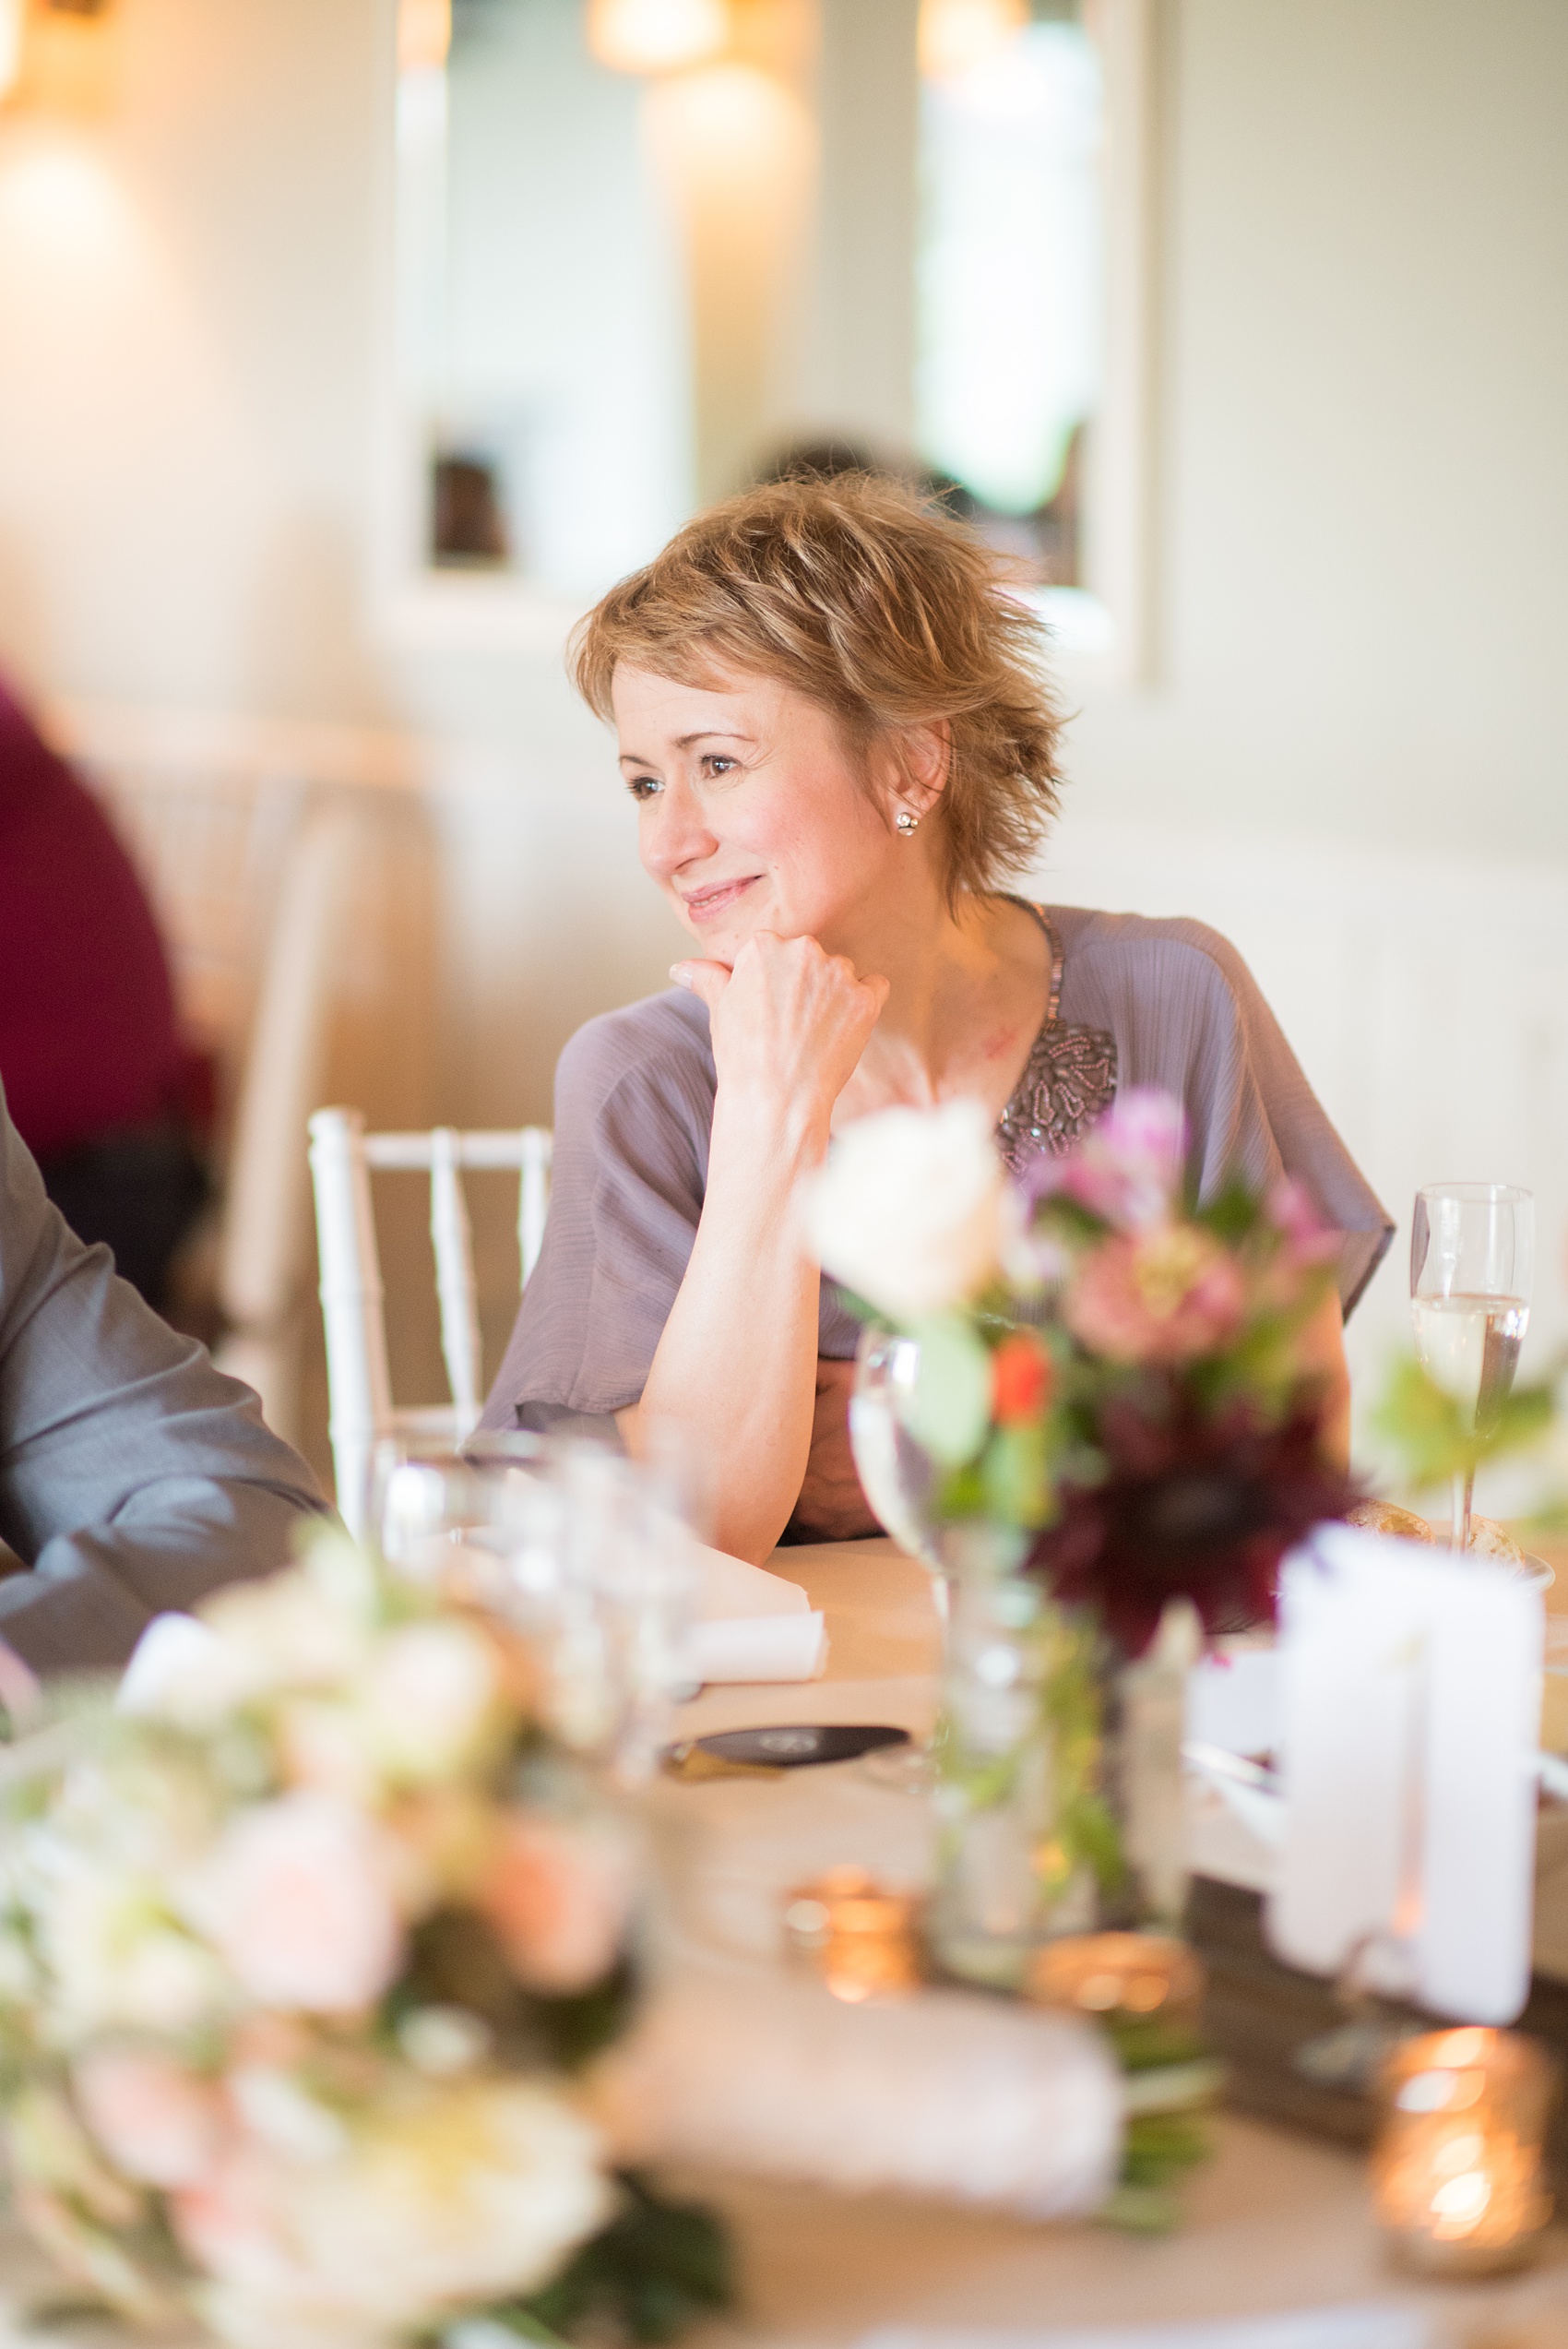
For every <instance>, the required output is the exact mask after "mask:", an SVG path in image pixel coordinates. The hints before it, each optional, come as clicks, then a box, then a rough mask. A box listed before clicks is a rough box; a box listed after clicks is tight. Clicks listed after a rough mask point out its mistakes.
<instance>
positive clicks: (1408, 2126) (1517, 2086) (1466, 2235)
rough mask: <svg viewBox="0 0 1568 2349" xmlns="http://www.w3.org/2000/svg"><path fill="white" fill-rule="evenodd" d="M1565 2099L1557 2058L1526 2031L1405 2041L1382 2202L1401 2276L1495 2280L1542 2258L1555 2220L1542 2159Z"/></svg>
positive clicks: (1380, 2167)
mask: <svg viewBox="0 0 1568 2349" xmlns="http://www.w3.org/2000/svg"><path fill="white" fill-rule="evenodd" d="M1555 2089H1556V2072H1555V2069H1554V2067H1553V2065H1552V2062H1551V2058H1550V2057H1549V2056H1548V2054H1547V2053H1546V2050H1545V2049H1544V2048H1543V2047H1541V2046H1540V2045H1538V2043H1537V2042H1536V2041H1535V2040H1533V2039H1526V2038H1524V2037H1522V2036H1521V2034H1520V2033H1517V2032H1514V2031H1494V2030H1491V2029H1489V2028H1484V2027H1481V2026H1479V2025H1477V2026H1467V2027H1466V2028H1464V2029H1462V2030H1458V2031H1432V2032H1427V2033H1423V2034H1422V2035H1421V2036H1420V2038H1416V2039H1403V2040H1401V2041H1400V2042H1399V2043H1398V2045H1396V2047H1395V2048H1394V2049H1393V2051H1392V2053H1391V2054H1390V2055H1389V2057H1387V2059H1386V2061H1385V2062H1384V2068H1383V2073H1382V2078H1381V2081H1380V2094H1381V2100H1382V2106H1383V2113H1382V2119H1381V2123H1380V2126H1379V2129H1378V2136H1377V2141H1376V2143H1375V2145H1374V2146H1373V2148H1372V2196H1373V2200H1374V2204H1375V2207H1376V2212H1377V2218H1378V2223H1379V2224H1380V2225H1381V2226H1382V2228H1383V2230H1384V2235H1385V2236H1386V2237H1387V2240H1388V2245H1389V2248H1390V2250H1391V2252H1392V2253H1393V2256H1394V2257H1395V2259H1396V2260H1398V2262H1399V2263H1400V2265H1401V2266H1403V2267H1407V2268H1410V2269H1412V2270H1414V2271H1417V2272H1418V2273H1420V2274H1423V2275H1458V2276H1466V2275H1495V2274H1499V2273H1501V2272H1502V2271H1504V2270H1505V2269H1508V2268H1516V2267H1523V2266H1524V2265H1525V2264H1526V2261H1527V2260H1529V2259H1530V2258H1531V2257H1532V2256H1533V2254H1534V2251H1535V2248H1536V2245H1537V2241H1538V2236H1539V2235H1540V2232H1541V2229H1542V2228H1543V2227H1544V2226H1545V2224H1546V2223H1547V2221H1548V2219H1549V2218H1550V2215H1551V2196H1550V2193H1549V2191H1548V2190H1547V2187H1546V2182H1545V2177H1544V2174H1543V2169H1542V2159H1541V2156H1542V2148H1543V2144H1544V2140H1545V2137H1546V2125H1547V2120H1548V2117H1549V2116H1550V2111H1551V2105H1552V2098H1553V2094H1554V2093H1555Z"/></svg>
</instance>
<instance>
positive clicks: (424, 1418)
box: [310, 1109, 551, 1534]
mask: <svg viewBox="0 0 1568 2349" xmlns="http://www.w3.org/2000/svg"><path fill="white" fill-rule="evenodd" d="M550 1160H551V1136H550V1134H549V1133H548V1132H547V1131H546V1130H545V1129H544V1128H543V1127H539V1126H529V1127H523V1128H522V1129H521V1131H519V1132H517V1133H501V1134H497V1133H490V1134H459V1133H457V1132H456V1131H454V1129H453V1128H452V1127H450V1126H440V1127H436V1128H435V1129H434V1132H432V1133H428V1134H367V1133H366V1132H365V1130H364V1119H363V1117H362V1115H361V1114H360V1112H359V1111H358V1110H357V1109H322V1110H318V1111H317V1112H316V1114H315V1116H314V1117H313V1118H312V1119H311V1121H310V1166H311V1174H312V1177H313V1179H314V1182H315V1220H316V1246H317V1252H318V1255H319V1258H320V1262H321V1311H322V1320H323V1324H324V1326H325V1329H326V1333H327V1392H328V1396H329V1399H330V1406H331V1419H330V1428H331V1437H332V1460H333V1467H334V1471H335V1473H336V1479H337V1499H338V1508H339V1513H340V1514H341V1516H342V1518H343V1520H344V1522H345V1523H346V1524H347V1525H348V1527H349V1530H350V1532H352V1533H356V1534H358V1533H362V1532H363V1531H364V1527H365V1512H366V1505H367V1500H368V1495H369V1477H370V1470H371V1461H372V1458H373V1456H374V1450H375V1447H376V1445H377V1443H378V1442H380V1440H381V1439H382V1438H383V1437H387V1436H408V1437H415V1438H419V1439H423V1440H426V1441H430V1442H433V1443H449V1444H456V1443H460V1442H461V1441H462V1439H463V1437H465V1436H468V1435H469V1434H470V1433H471V1431H472V1429H473V1428H474V1426H475V1425H477V1423H478V1420H479V1415H480V1412H481V1408H482V1406H483V1402H484V1374H483V1360H482V1348H481V1336H480V1317H479V1295H478V1288H477V1284H476V1282H475V1279H474V1256H473V1232H472V1226H471V1224H470V1222H469V1210H468V1205H467V1202H466V1200H465V1198H464V1195H463V1181H462V1169H463V1168H465V1167H469V1168H474V1169H479V1168H498V1167H501V1168H508V1167H517V1169H518V1170H519V1173H520V1175H521V1180H520V1182H519V1184H518V1188H517V1256H518V1264H519V1271H520V1279H519V1282H518V1286H519V1290H520V1289H521V1288H522V1287H523V1286H524V1285H526V1283H527V1282H528V1278H529V1273H530V1272H531V1271H532V1270H533V1268H534V1265H535V1264H536V1263H537V1261H538V1258H539V1251H540V1244H541V1243H542V1241H543V1238H544V1222H545V1217H546V1215H547V1214H548V1213H549V1210H550ZM392 1169H400V1170H405V1171H413V1172H416V1173H427V1174H429V1176H430V1239H431V1247H432V1250H433V1252H434V1259H435V1289H436V1298H437V1303H438V1306H439V1308H440V1316H441V1352H442V1356H443V1359H444V1361H445V1367H446V1380H447V1385H448V1387H449V1388H450V1390H451V1396H452V1401H451V1403H450V1405H449V1406H443V1405H436V1406H434V1407H431V1408H424V1407H419V1406H416V1407H414V1408H411V1409H404V1410H398V1409H396V1408H394V1405H393V1401H392V1381H391V1374H390V1371H389V1368H388V1361H387V1347H386V1291H385V1288H384V1285H383V1282H382V1277H381V1256H380V1250H379V1248H378V1246H377V1245H376V1235H375V1210H374V1202H373V1200H372V1198H371V1187H370V1177H371V1174H372V1171H373V1170H392Z"/></svg>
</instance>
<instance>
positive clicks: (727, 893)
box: [612, 665, 911, 962]
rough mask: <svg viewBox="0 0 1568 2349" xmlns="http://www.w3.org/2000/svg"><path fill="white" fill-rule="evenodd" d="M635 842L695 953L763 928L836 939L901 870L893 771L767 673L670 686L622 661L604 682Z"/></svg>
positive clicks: (886, 760)
mask: <svg viewBox="0 0 1568 2349" xmlns="http://www.w3.org/2000/svg"><path fill="white" fill-rule="evenodd" d="M612 701H613V704H614V709H615V729H616V733H617V735H618V736H619V739H620V745H621V772H622V774H623V776H624V779H625V782H626V786H627V789H628V790H629V791H630V792H631V794H632V796H633V798H634V799H635V800H636V803H637V844H638V849H639V853H640V854H641V856H642V861H643V865H644V868H645V870H646V871H647V873H649V874H650V875H651V876H652V877H653V879H654V880H655V881H657V882H658V884H659V888H661V889H662V890H663V892H664V894H665V896H666V897H667V898H668V899H669V900H670V902H671V905H672V906H673V908H674V910H675V912H676V914H677V916H678V917H679V919H680V921H681V922H682V923H683V925H684V927H685V928H686V929H688V930H689V931H690V932H691V934H692V936H694V937H695V939H697V941H698V942H699V948H700V951H701V952H702V953H703V954H704V955H707V956H710V957H712V958H713V959H714V960H717V961H720V962H729V961H731V960H733V958H734V955H735V952H736V949H737V948H739V947H740V945H741V944H742V940H743V939H745V938H747V937H749V936H751V935H752V934H753V933H754V931H757V930H771V931H773V932H775V933H776V934H777V935H778V936H780V937H786V938H790V937H802V936H811V937H815V938H820V939H821V940H822V942H823V944H824V945H825V946H826V947H828V948H829V949H830V950H833V949H834V948H835V947H836V946H837V941H838V940H839V939H840V937H842V936H844V935H845V933H846V931H847V930H849V929H850V928H852V927H853V925H854V922H855V916H856V913H857V911H858V910H859V909H860V908H861V906H863V905H865V904H866V903H868V902H869V901H870V900H873V899H874V898H875V897H877V896H879V895H880V894H881V893H882V892H883V891H884V890H885V888H887V887H888V885H889V883H890V882H891V881H893V880H894V876H896V875H897V874H898V872H899V866H900V860H903V863H904V870H905V871H906V872H907V871H908V865H909V860H910V857H911V844H910V843H909V842H907V841H903V840H901V839H900V838H899V836H898V835H897V832H895V830H894V829H893V823H892V817H893V812H894V807H893V793H894V790H895V788H896V784H897V769H896V766H895V765H894V763H893V761H892V759H891V757H889V755H888V753H887V752H886V750H885V749H884V750H882V751H881V752H880V753H878V752H877V751H876V750H874V749H873V753H872V755H871V757H870V758H869V760H857V759H856V758H855V757H853V756H852V754H851V752H850V751H849V748H848V747H847V745H845V743H844V741H843V738H842V736H841V734H840V732H839V729H838V726H837V722H836V721H835V720H834V719H833V717H832V716H831V715H830V714H829V712H828V711H826V709H822V708H821V707H820V705H819V704H818V703H816V702H814V701H811V700H808V698H806V696H805V695H804V694H801V693H797V692H795V691H794V690H793V689H792V688H791V687H790V686H785V685H780V684H778V683H777V682H776V681H775V680H774V679H772V678H768V677H759V676H754V675H744V676H740V675H737V676H732V677H727V678H725V679H724V680H723V681H722V683H721V685H719V686H714V687H709V686H685V685H678V684H676V683H675V682H674V681H673V680H672V679H671V678H669V677H659V676H655V675H653V674H652V673H651V672H649V671H647V670H646V669H633V668H628V667H626V666H624V665H623V666H621V667H620V668H618V669H617V670H616V672H615V675H614V680H613V684H612Z"/></svg>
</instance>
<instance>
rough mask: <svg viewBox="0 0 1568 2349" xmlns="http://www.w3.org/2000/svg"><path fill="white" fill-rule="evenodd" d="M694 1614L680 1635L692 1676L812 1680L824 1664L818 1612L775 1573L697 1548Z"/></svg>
mask: <svg viewBox="0 0 1568 2349" xmlns="http://www.w3.org/2000/svg"><path fill="white" fill-rule="evenodd" d="M695 1616H696V1621H695V1623H694V1624H693V1626H692V1628H691V1631H690V1632H689V1634H688V1635H687V1642H686V1659H687V1667H688V1669H689V1671H690V1673H691V1675H692V1678H693V1679H694V1680H702V1681H707V1682H720V1681H722V1682H734V1681H746V1680H775V1681H778V1680H814V1679H815V1678H816V1675H817V1674H818V1673H819V1672H820V1671H821V1670H822V1667H823V1663H824V1662H825V1661H826V1653H827V1639H826V1631H825V1629H824V1626H823V1619H822V1616H820V1615H817V1614H814V1612H813V1610H812V1607H811V1604H810V1602H809V1601H808V1600H807V1597H806V1594H805V1592H803V1591H802V1588H801V1586H800V1584H799V1583H798V1582H787V1581H786V1580H784V1578H783V1576H782V1575H781V1574H769V1573H768V1572H767V1570H766V1568H765V1567H760V1566H748V1565H747V1564H746V1562H745V1560H744V1559H743V1558H738V1557H731V1556H730V1555H729V1553H728V1551H726V1550H710V1549H707V1548H706V1547H699V1548H698V1550H697V1588H696V1603H695Z"/></svg>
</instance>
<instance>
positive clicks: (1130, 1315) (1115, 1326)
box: [1065, 1223, 1246, 1364]
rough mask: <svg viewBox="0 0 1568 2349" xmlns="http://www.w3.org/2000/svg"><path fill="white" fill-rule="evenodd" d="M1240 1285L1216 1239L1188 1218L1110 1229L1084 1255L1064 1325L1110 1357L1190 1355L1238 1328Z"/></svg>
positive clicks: (1156, 1359)
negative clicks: (1146, 1227)
mask: <svg viewBox="0 0 1568 2349" xmlns="http://www.w3.org/2000/svg"><path fill="white" fill-rule="evenodd" d="M1245 1304H1246V1292H1245V1287H1244V1284H1243V1282H1242V1279H1241V1271H1240V1269H1239V1268H1238V1266H1237V1265H1236V1263H1235V1262H1234V1260H1233V1259H1232V1258H1230V1257H1229V1256H1228V1255H1227V1254H1226V1252H1225V1250H1224V1249H1223V1248H1222V1247H1221V1246H1220V1245H1219V1243H1218V1241H1217V1240H1214V1239H1211V1238H1210V1237H1209V1235H1208V1234H1207V1233H1206V1232H1201V1231H1199V1230H1197V1229H1196V1228H1195V1226H1194V1225H1193V1224H1190V1223H1168V1224H1163V1225H1160V1226H1158V1228H1156V1229H1154V1230H1151V1231H1144V1232H1136V1233H1127V1234H1114V1235H1113V1236H1112V1237H1111V1238H1110V1239H1108V1240H1102V1241H1101V1242H1100V1244H1099V1246H1098V1247H1096V1248H1094V1249H1092V1250H1091V1251H1090V1253H1089V1254H1088V1255H1087V1256H1086V1257H1085V1258H1084V1259H1083V1261H1082V1262H1081V1264H1080V1265H1079V1267H1078V1270H1077V1273H1076V1276H1075V1280H1074V1282H1073V1285H1072V1287H1071V1289H1070V1290H1069V1292H1068V1294H1067V1301H1066V1307H1065V1312H1066V1319H1067V1326H1068V1328H1069V1329H1070V1330H1072V1331H1073V1334H1074V1336H1075V1338H1077V1339H1078V1340H1079V1341H1080V1343H1081V1344H1083V1345H1085V1346H1087V1348H1088V1350H1089V1351H1090V1353H1098V1354H1102V1355H1104V1356H1105V1358H1106V1359H1107V1360H1108V1361H1111V1362H1127V1363H1134V1362H1138V1363H1158V1364H1168V1363H1178V1362H1190V1361H1191V1360H1192V1359H1193V1357H1194V1355H1195V1354H1201V1353H1208V1352H1209V1351H1210V1350H1211V1349H1212V1348H1213V1347H1215V1346H1218V1345H1222V1344H1224V1342H1225V1341H1226V1340H1227V1339H1229V1338H1230V1337H1232V1336H1234V1334H1235V1332H1236V1330H1238V1329H1239V1328H1240V1326H1241V1317H1242V1313H1243V1310H1244V1307H1245Z"/></svg>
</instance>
